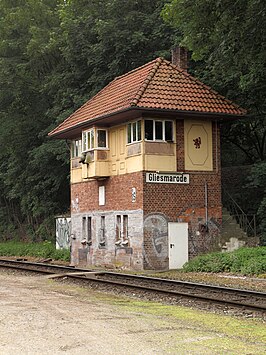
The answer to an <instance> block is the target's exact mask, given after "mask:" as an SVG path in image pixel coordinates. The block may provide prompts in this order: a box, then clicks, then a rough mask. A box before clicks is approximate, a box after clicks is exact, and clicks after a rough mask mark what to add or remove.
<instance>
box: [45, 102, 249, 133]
mask: <svg viewBox="0 0 266 355" xmlns="http://www.w3.org/2000/svg"><path fill="white" fill-rule="evenodd" d="M140 117H144V118H145V117H146V118H147V117H152V118H172V119H184V118H190V119H197V118H198V119H206V120H215V121H218V122H228V121H235V120H238V119H240V118H244V117H246V116H245V115H234V114H224V113H212V112H196V111H181V110H170V109H169V110H167V109H154V108H145V107H136V106H133V107H129V108H126V109H123V110H121V111H116V112H113V113H108V114H106V115H102V116H98V117H95V118H90V119H89V120H88V121H84V122H80V123H78V124H76V125H75V126H71V127H67V128H65V129H64V130H61V131H59V132H54V133H53V132H51V133H49V136H50V137H52V138H56V139H74V138H76V137H78V136H80V135H81V132H82V130H84V129H87V128H90V127H93V126H98V127H106V128H107V127H111V126H116V125H119V124H121V123H126V122H128V121H131V120H133V119H137V118H140Z"/></svg>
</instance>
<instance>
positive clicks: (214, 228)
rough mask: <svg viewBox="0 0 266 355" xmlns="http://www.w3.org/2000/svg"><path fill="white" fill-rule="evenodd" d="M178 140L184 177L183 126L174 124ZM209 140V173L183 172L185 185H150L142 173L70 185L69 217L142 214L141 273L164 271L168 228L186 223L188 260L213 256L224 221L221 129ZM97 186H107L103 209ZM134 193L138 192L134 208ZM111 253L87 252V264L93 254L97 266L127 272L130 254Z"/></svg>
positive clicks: (180, 164) (178, 156)
mask: <svg viewBox="0 0 266 355" xmlns="http://www.w3.org/2000/svg"><path fill="white" fill-rule="evenodd" d="M176 134H177V147H176V149H177V166H178V169H177V171H179V172H185V170H184V166H185V163H184V156H185V154H184V124H183V121H177V132H176ZM212 134H213V137H212V138H213V139H212V141H213V171H210V172H208V171H203V172H199V171H186V173H189V176H190V182H189V184H158V183H148V182H146V172H135V173H131V174H124V175H117V176H111V177H109V178H107V179H104V180H98V181H97V180H91V181H85V182H82V183H76V184H72V186H71V199H72V214H75V213H79V214H82V213H90V212H95V211H97V212H102V213H103V214H104V213H106V212H110V211H111V212H113V213H114V214H116V213H123V211H133V210H134V211H135V210H141V211H143V228H142V230H143V250H142V251H141V250H138V251H137V252H138V253H141V252H142V253H143V257H144V260H143V267H144V268H153V269H167V268H168V235H167V223H168V222H187V223H188V227H189V256H190V257H193V256H195V255H197V254H199V253H202V252H206V251H208V250H211V249H212V248H214V247H215V246H217V243H218V235H219V226H220V224H221V218H222V208H221V171H220V159H219V157H220V146H219V127H217V125H216V124H215V123H213V132H212ZM99 186H105V205H103V206H99ZM132 188H136V191H137V194H136V200H135V201H134V202H132ZM121 211H122V212H121ZM125 213H126V212H125ZM206 219H207V220H206ZM95 229H97V228H96V225H95ZM114 250H115V255H113V254H114ZM114 250H113V252H110V250H109V249H106V250H105V249H97V248H96V249H95V248H94V250H93V249H92V248H91V249H90V251H89V255H88V259H87V260H88V262H90V263H93V261H92V254H94V260H97V264H99V265H101V264H104V265H108V266H109V265H110V264H112V263H118V264H121V265H125V266H127V267H130V265H131V264H132V260H131V259H132V258H133V257H134V256H133V254H134V253H133V251H130V250H129V249H125V250H126V251H125V250H122V249H119V248H116V249H114ZM79 252H80V251H79ZM112 253H113V254H112ZM94 263H95V262H94Z"/></svg>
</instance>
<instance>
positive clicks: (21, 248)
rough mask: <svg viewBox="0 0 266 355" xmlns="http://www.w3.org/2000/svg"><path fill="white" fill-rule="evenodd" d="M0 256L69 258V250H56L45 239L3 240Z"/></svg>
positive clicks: (65, 259)
mask: <svg viewBox="0 0 266 355" xmlns="http://www.w3.org/2000/svg"><path fill="white" fill-rule="evenodd" d="M0 256H23V257H27V256H32V257H37V258H44V259H46V258H52V259H54V260H63V261H69V260H70V252H69V250H66V249H62V250H57V249H55V246H54V244H53V243H51V242H49V241H45V242H43V243H23V242H14V241H10V242H5V243H0Z"/></svg>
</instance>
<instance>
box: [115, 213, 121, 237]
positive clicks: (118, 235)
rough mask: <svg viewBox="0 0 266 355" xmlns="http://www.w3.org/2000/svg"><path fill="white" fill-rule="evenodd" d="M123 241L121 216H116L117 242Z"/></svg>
mask: <svg viewBox="0 0 266 355" xmlns="http://www.w3.org/2000/svg"><path fill="white" fill-rule="evenodd" d="M120 239H121V216H116V240H117V241H119V240H120Z"/></svg>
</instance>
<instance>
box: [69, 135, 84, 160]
mask: <svg viewBox="0 0 266 355" xmlns="http://www.w3.org/2000/svg"><path fill="white" fill-rule="evenodd" d="M81 152H82V140H81V139H74V140H73V141H72V142H71V158H78V157H80V156H81Z"/></svg>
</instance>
